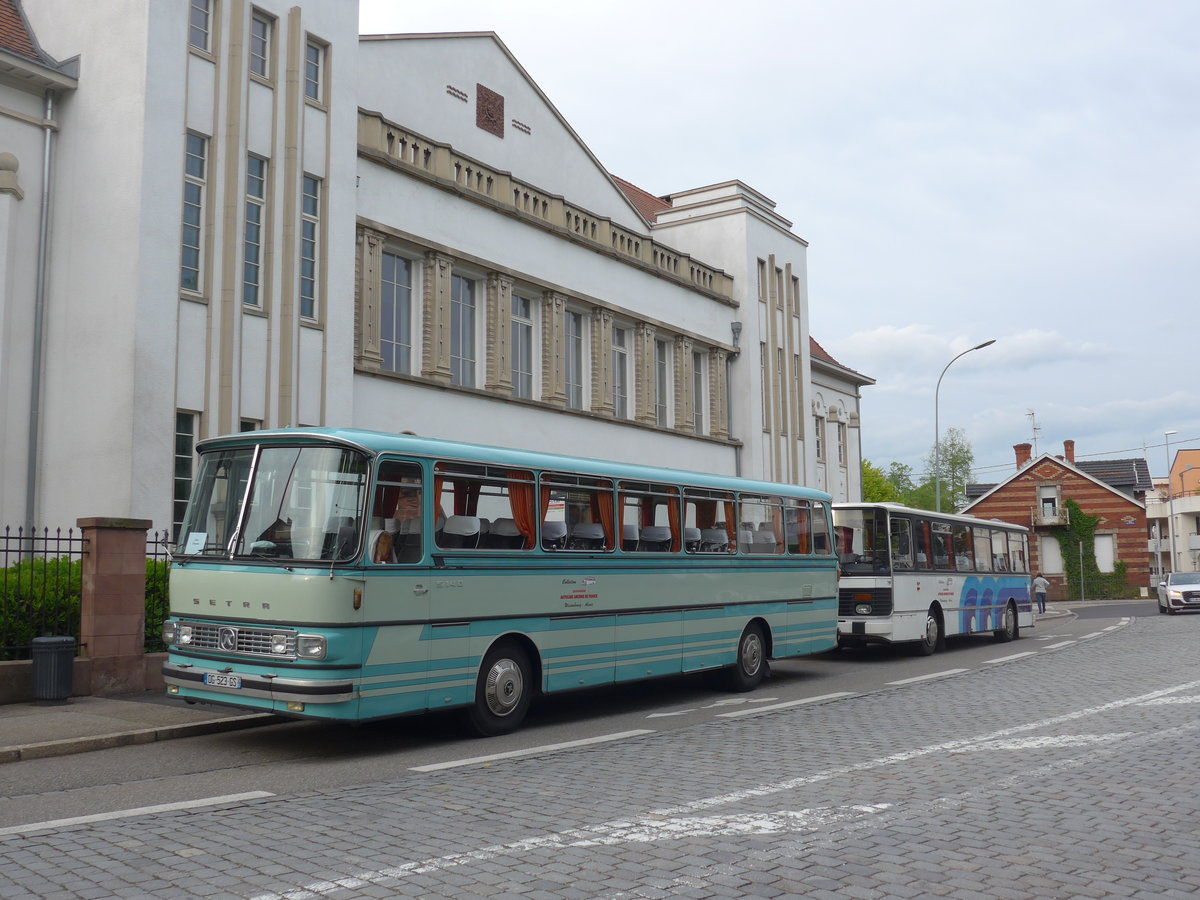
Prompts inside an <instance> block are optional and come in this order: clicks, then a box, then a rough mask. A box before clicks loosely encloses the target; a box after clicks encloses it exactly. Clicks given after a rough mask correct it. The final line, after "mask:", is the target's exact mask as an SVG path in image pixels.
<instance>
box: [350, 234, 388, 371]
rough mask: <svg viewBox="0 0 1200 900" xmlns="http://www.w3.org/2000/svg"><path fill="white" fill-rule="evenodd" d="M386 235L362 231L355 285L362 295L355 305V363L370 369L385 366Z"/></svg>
mask: <svg viewBox="0 0 1200 900" xmlns="http://www.w3.org/2000/svg"><path fill="white" fill-rule="evenodd" d="M382 257H383V235H381V234H379V233H378V232H375V231H371V230H370V229H367V228H359V230H358V253H357V255H356V259H355V262H356V268H357V271H356V272H355V273H354V274H355V284H356V285H357V287H358V296H357V297H355V304H354V319H355V322H354V325H355V329H354V334H355V347H354V362H355V365H358V366H361V367H363V368H366V369H378V368H379V367H380V366H381V365H383V356H382V355H381V354H380V351H379V303H380V283H381V282H380V263H381V261H382Z"/></svg>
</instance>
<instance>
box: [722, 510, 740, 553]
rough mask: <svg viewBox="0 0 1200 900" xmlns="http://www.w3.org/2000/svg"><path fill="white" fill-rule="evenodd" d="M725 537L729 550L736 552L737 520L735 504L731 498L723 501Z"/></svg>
mask: <svg viewBox="0 0 1200 900" xmlns="http://www.w3.org/2000/svg"><path fill="white" fill-rule="evenodd" d="M725 537H727V538H728V539H729V552H730V553H736V552H737V540H738V522H737V504H736V503H735V502H734V501H733V500H726V501H725Z"/></svg>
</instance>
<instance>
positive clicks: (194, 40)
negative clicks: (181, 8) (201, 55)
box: [188, 0, 212, 50]
mask: <svg viewBox="0 0 1200 900" xmlns="http://www.w3.org/2000/svg"><path fill="white" fill-rule="evenodd" d="M211 24H212V0H192V9H191V15H190V16H189V18H188V43H189V44H191V45H192V46H193V47H195V48H196V49H197V50H208V48H209V41H210V39H211Z"/></svg>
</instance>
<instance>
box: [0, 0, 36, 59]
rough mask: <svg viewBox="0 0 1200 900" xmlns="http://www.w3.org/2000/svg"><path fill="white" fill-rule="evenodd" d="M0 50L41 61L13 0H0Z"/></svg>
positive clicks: (23, 19)
mask: <svg viewBox="0 0 1200 900" xmlns="http://www.w3.org/2000/svg"><path fill="white" fill-rule="evenodd" d="M0 50H7V51H8V52H10V53H16V54H18V55H19V56H26V57H28V58H29V59H36V60H38V61H39V62H41V61H42V55H41V54H40V53H38V50H37V46H36V45H35V44H34V42H33V38H32V37H31V36H30V34H29V28H28V27H27V26H26V24H25V18H24V17H23V16H22V15H21V13H20V11H19V10H18V9H17V4H16V2H15V0H0Z"/></svg>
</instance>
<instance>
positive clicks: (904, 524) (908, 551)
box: [891, 519, 913, 569]
mask: <svg viewBox="0 0 1200 900" xmlns="http://www.w3.org/2000/svg"><path fill="white" fill-rule="evenodd" d="M911 527H912V523H910V522H909V520H908V519H892V524H891V531H892V536H891V537H892V568H893V569H911V568H912V567H913V548H912V534H911V532H910V529H911Z"/></svg>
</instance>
